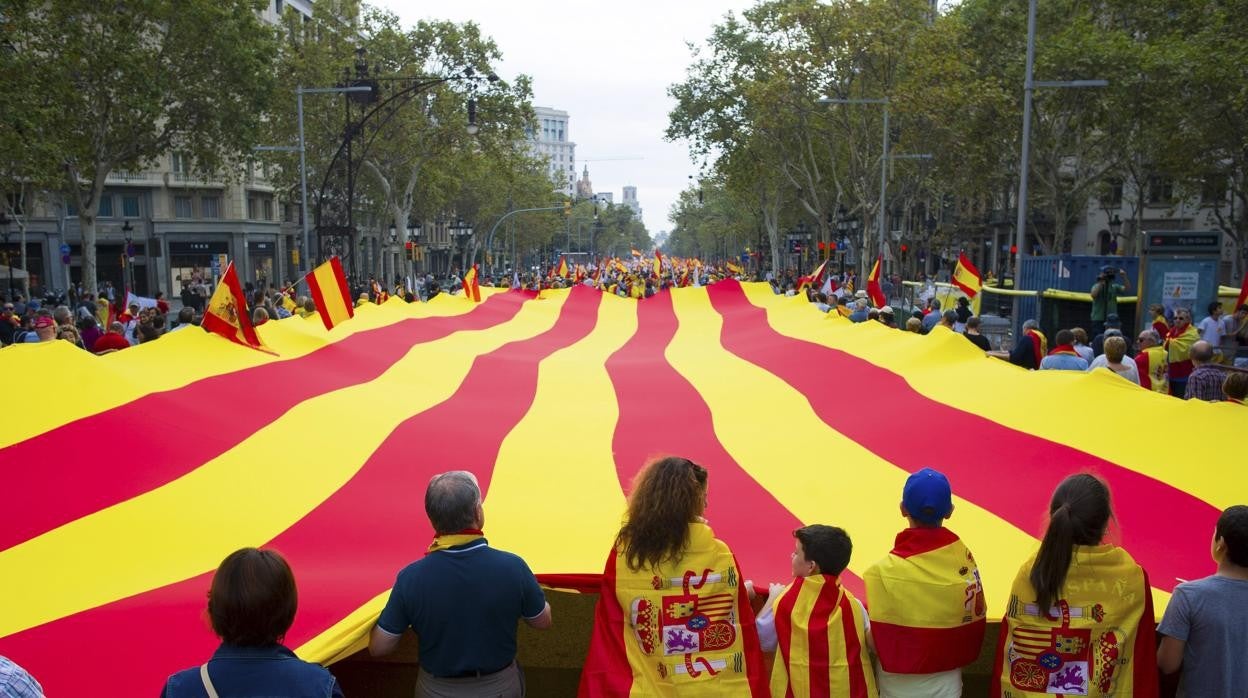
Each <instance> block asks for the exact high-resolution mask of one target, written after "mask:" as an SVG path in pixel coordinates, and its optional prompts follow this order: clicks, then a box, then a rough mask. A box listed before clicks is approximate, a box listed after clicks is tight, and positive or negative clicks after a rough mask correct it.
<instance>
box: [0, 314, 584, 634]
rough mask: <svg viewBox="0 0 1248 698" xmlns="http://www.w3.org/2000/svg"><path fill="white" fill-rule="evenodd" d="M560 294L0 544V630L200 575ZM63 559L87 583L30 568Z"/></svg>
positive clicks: (305, 508)
mask: <svg viewBox="0 0 1248 698" xmlns="http://www.w3.org/2000/svg"><path fill="white" fill-rule="evenodd" d="M562 303H563V299H562V298H560V299H552V300H551V301H550V302H546V303H526V304H525V305H524V307H523V308H522V309H521V311H520V313H519V314H518V315H517V317H516V318H515V319H514V320H513V321H511V322H509V323H506V324H504V325H502V326H499V327H496V328H492V329H489V330H482V331H473V332H457V333H454V334H452V335H450V336H448V337H446V338H443V339H441V340H438V341H435V342H429V343H425V344H420V345H417V346H415V347H413V348H412V350H411V351H410V352H408V354H407V355H406V356H405V357H404V358H403V359H402V360H400V361H399V362H398V363H397V364H395V365H394V366H393V367H391V368H390V369H389V370H387V371H386V372H385V373H384V374H383V375H382V376H380V377H378V378H377V379H376V380H374V381H371V382H369V383H364V384H361V385H357V386H352V387H349V388H345V389H343V390H338V391H335V392H332V393H327V394H325V395H322V396H318V397H316V398H313V399H310V400H307V401H304V402H302V403H300V404H299V405H297V406H295V407H294V408H293V409H291V410H290V411H289V412H287V413H286V414H285V415H283V416H282V417H281V418H280V419H278V420H276V421H274V422H273V423H271V424H269V425H268V426H266V427H265V428H264V429H262V430H260V431H259V432H257V433H256V434H255V435H254V436H252V437H251V438H249V439H247V440H245V441H243V442H241V443H240V444H238V445H237V446H235V447H234V448H232V449H231V450H229V451H227V452H226V453H224V454H222V455H221V456H220V457H218V458H216V459H214V460H213V461H210V462H209V463H206V464H204V465H203V466H201V467H199V468H198V469H196V470H194V471H192V472H190V473H188V474H186V475H185V476H183V477H181V478H179V479H177V480H175V481H173V482H171V483H170V484H168V485H165V486H164V487H160V488H157V489H155V490H152V491H150V492H147V493H145V494H143V495H140V496H138V497H135V498H134V499H131V500H128V501H126V502H122V503H120V504H117V505H115V506H112V507H110V508H108V509H105V510H102V511H100V512H97V513H95V514H92V515H90V516H86V517H83V518H81V519H78V520H77V521H73V522H71V523H69V524H67V525H65V526H62V527H61V528H58V529H56V530H54V531H51V532H49V533H46V534H44V535H42V536H40V537H37V538H34V539H32V540H29V541H26V542H24V543H22V544H20V545H17V546H14V547H12V548H10V549H8V550H6V551H3V552H0V579H4V580H5V594H4V595H3V597H0V604H3V606H0V637H3V636H5V635H8V634H11V633H14V632H18V631H20V630H23V629H25V628H29V627H31V626H34V625H37V624H40V623H44V622H47V621H50V620H54V619H56V618H61V617H63V616H66V615H69V614H71V613H75V612H78V611H82V610H84V609H88V608H92V607H95V606H100V605H103V604H106V603H109V602H111V601H115V600H117V599H120V598H124V597H126V596H130V595H133V594H136V593H140V592H143V591H146V590H149V589H153V588H157V587H160V586H163V585H166V584H170V583H173V582H177V581H180V580H183V579H187V578H190V577H193V576H195V575H198V574H202V573H203V572H206V571H210V570H212V569H213V568H215V567H216V565H217V564H218V563H219V562H220V561H221V560H222V559H223V558H224V557H225V556H226V555H227V554H229V553H230V552H232V551H234V550H236V549H238V548H240V547H243V546H254V545H261V544H263V543H265V542H267V541H269V540H271V539H272V538H274V537H275V536H277V535H278V534H279V533H281V532H282V531H284V530H286V529H287V528H288V527H290V526H291V525H293V524H295V523H296V522H297V521H298V520H299V519H300V518H302V517H303V516H304V515H305V514H307V513H308V512H309V511H311V510H312V509H313V508H315V507H316V506H317V505H319V504H320V503H321V502H323V501H325V500H326V499H327V498H328V497H330V496H331V495H332V494H333V493H334V492H335V491H336V490H337V489H338V488H339V487H341V486H342V485H343V483H345V482H346V481H347V480H349V479H350V478H351V477H352V476H353V475H355V473H356V472H357V471H358V470H359V468H360V467H361V466H362V465H363V464H364V462H365V461H366V460H367V459H368V458H369V456H371V455H372V453H373V451H374V450H375V449H376V448H377V446H378V445H379V444H381V443H382V441H383V440H384V439H385V438H386V437H387V436H389V434H390V432H391V431H392V430H393V429H394V428H395V427H396V426H397V425H398V424H399V423H400V422H401V421H402V420H403V419H405V418H407V417H408V416H410V415H414V414H418V413H420V412H422V411H424V410H426V409H428V408H430V407H432V406H434V405H436V404H438V403H440V402H442V401H444V400H445V399H447V398H448V397H450V396H451V395H452V394H453V393H454V392H455V390H456V389H457V388H458V387H459V385H460V384H461V382H462V381H463V379H464V377H465V376H466V375H467V373H468V370H469V368H470V366H471V364H472V361H473V360H474V359H475V358H476V356H478V355H480V354H484V353H487V352H489V351H492V350H494V349H497V348H498V347H500V346H502V345H503V344H505V343H507V342H512V341H516V340H520V339H526V338H528V337H532V336H534V335H536V334H539V333H540V332H543V331H544V330H546V329H549V328H550V327H552V326H553V325H554V323H555V320H556V319H557V317H558V314H559V310H560V308H561V306H562ZM431 366H436V367H437V370H436V371H431V370H429V367H431ZM240 397H241V396H240ZM327 424H333V425H334V428H332V429H316V428H313V427H314V425H327ZM310 466H311V467H310ZM274 492H280V493H281V496H280V497H274V496H273V493H274ZM187 541H196V545H193V546H188V545H186V542H187ZM153 551H159V554H154V553H153ZM71 569H72V570H89V571H90V577H91V579H90V584H83V582H82V577H81V575H76V574H68V573H65V574H39V575H36V574H31V573H30V571H31V570H71Z"/></svg>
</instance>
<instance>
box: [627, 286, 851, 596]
mask: <svg viewBox="0 0 1248 698" xmlns="http://www.w3.org/2000/svg"><path fill="white" fill-rule="evenodd" d="M637 315H638V318H637V319H638V327H637V333H636V334H635V335H633V337H632V339H631V340H629V341H628V343H626V344H625V345H624V346H623V347H621V348H620V349H619V350H618V351H616V352H615V353H614V354H612V355H611V357H610V358H609V359H607V365H606V366H607V373H608V375H609V376H610V378H611V382H612V384H613V385H614V386H615V394H616V398H617V399H616V402H617V403H618V404H619V408H620V417H619V421H618V422H617V423H616V427H615V437H614V439H613V442H612V448H613V449H614V451H615V466H616V470H617V472H618V473H619V476H620V483H621V485H622V486H623V488H624V490H625V492H627V491H628V490H629V486H630V485H631V483H632V479H633V476H634V475H636V473H637V471H638V470H640V469H641V466H642V465H643V464H644V463H645V462H646V460H647V459H649V458H651V457H653V456H655V455H668V454H674V455H678V456H682V457H685V458H689V459H691V460H693V461H694V462H695V463H699V464H700V465H703V466H705V467H707V468H708V469H709V470H710V478H711V479H710V488H709V496H710V500H709V501H710V504H709V506H708V508H707V514H706V516H707V518H708V519H709V520H710V524H711V527H712V528H714V529H715V535H716V536H717V537H718V538H719V539H720V540H723V541H724V542H726V543H727V544H728V547H729V548H731V549H732V551H733V553H734V554H735V555H736V556H737V559H738V560H742V561H743V562H742V563H741V564H742V565H743V567H742V570H743V572H742V575H743V576H742V579H752V580H754V581H755V582H758V583H759V587H758V588H760V589H762V588H765V584H764V583H763V582H765V581H777V582H779V581H787V580H789V579H791V578H792V570H791V569H790V566H789V562H788V556H786V555H776V550H782V549H784V550H787V549H790V548H792V547H793V538H792V535H791V532H792V531H793V530H794V529H796V528H799V527H801V526H802V525H803V522H802V521H801V520H800V519H798V518H797V517H796V516H794V515H793V513H792V512H790V511H789V510H788V509H786V508H785V507H784V505H783V504H781V503H780V502H779V501H777V500H776V498H775V495H773V494H772V493H771V492H769V491H767V490H766V489H764V488H763V487H762V486H761V485H759V484H758V482H757V481H756V480H755V479H754V478H753V477H752V476H751V475H750V474H749V473H747V472H745V471H744V470H743V469H742V468H741V466H740V465H739V464H738V463H737V462H736V460H734V459H733V458H732V456H731V455H729V454H728V452H727V451H726V450H725V449H724V447H723V445H722V444H720V442H719V437H718V436H717V435H716V434H715V426H714V423H713V420H712V418H711V410H710V408H709V407H708V406H707V404H706V402H705V401H704V400H703V399H702V396H701V395H700V394H699V393H698V392H697V390H695V389H694V387H693V386H692V385H691V384H690V383H689V381H687V380H685V377H684V376H682V375H681V374H680V373H679V372H677V371H676V369H674V368H672V366H671V365H670V364H669V363H668V362H667V357H666V356H665V355H664V350H665V349H666V348H667V345H668V343H669V342H671V340H672V337H673V336H675V334H676V328H677V324H678V323H677V319H676V315H675V312H674V311H673V308H672V297H671V293H670V292H666V291H664V292H661V293H658V294H656V295H654V296H652V297H651V298H647V299H646V301H645V302H644V303H638V304H637ZM656 386H658V387H657V388H656ZM656 400H657V401H661V402H662V403H663V406H662V409H655V406H654V405H655V401H656ZM672 415H680V419H672ZM639 435H644V437H639ZM744 502H748V503H749V507H750V515H749V516H740V515H739V507H740V505H741V504H742V503H744ZM842 579H843V580H849V582H850V584H851V586H850V588H851V589H858V588H860V587H861V586H862V580H861V579H859V578H857V577H854V576H852V575H850V574H849V573H846V574H845V575H844V576H843V577H842Z"/></svg>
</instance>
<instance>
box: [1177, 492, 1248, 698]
mask: <svg viewBox="0 0 1248 698" xmlns="http://www.w3.org/2000/svg"><path fill="white" fill-rule="evenodd" d="M1211 553H1212V554H1213V559H1214V561H1215V562H1217V563H1218V571H1217V572H1216V573H1215V574H1213V575H1212V576H1210V577H1205V578H1204V579H1197V580H1195V581H1192V582H1183V583H1182V584H1179V585H1178V586H1177V587H1175V588H1174V595H1173V596H1171V597H1170V604H1169V605H1168V606H1167V607H1166V614H1165V616H1164V617H1163V618H1162V620H1161V625H1160V627H1158V628H1157V632H1159V633H1161V635H1162V639H1161V646H1160V647H1158V649H1157V666H1158V668H1160V669H1161V671H1162V673H1165V674H1173V673H1174V672H1176V671H1178V670H1179V668H1180V667H1182V668H1183V676H1182V679H1181V680H1180V684H1179V695H1180V696H1230V695H1240V694H1242V692H1243V690H1244V686H1245V685H1248V662H1245V661H1244V657H1245V656H1246V655H1248V641H1245V639H1244V628H1245V627H1248V506H1244V505H1242V504H1241V505H1237V506H1233V507H1231V508H1229V509H1227V510H1226V511H1224V512H1222V516H1220V517H1219V518H1218V523H1217V526H1216V527H1215V528H1214V532H1213V546H1212V549H1211Z"/></svg>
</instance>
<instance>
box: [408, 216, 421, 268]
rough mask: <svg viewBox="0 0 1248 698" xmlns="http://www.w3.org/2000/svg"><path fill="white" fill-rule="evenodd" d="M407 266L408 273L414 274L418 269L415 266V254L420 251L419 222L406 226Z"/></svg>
mask: <svg viewBox="0 0 1248 698" xmlns="http://www.w3.org/2000/svg"><path fill="white" fill-rule="evenodd" d="M407 250H408V253H407V267H408V275H409V276H415V275H416V274H417V273H418V272H419V269H417V268H416V256H417V255H418V254H419V253H420V224H419V223H416V224H415V225H408V227H407Z"/></svg>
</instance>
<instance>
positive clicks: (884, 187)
mask: <svg viewBox="0 0 1248 698" xmlns="http://www.w3.org/2000/svg"><path fill="white" fill-rule="evenodd" d="M818 103H819V104H881V105H883V106H884V137H883V146H882V147H881V150H880V208H879V220H878V221H876V223H877V226H876V227H877V229H878V231H879V236H880V240H879V245H880V249H881V250H883V249H884V244H885V243H884V202H885V200H886V196H887V193H888V171H887V169H886V168H887V166H888V97H881V98H878V99H834V98H831V97H821V98H820V99H819V100H818ZM858 257H859V261H860V262H861V258H862V255H861V254H859V255H858Z"/></svg>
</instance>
